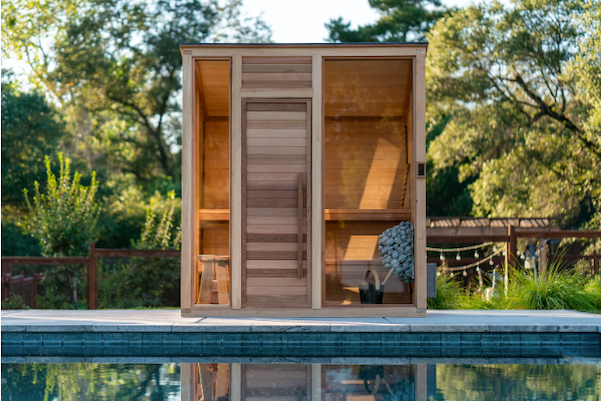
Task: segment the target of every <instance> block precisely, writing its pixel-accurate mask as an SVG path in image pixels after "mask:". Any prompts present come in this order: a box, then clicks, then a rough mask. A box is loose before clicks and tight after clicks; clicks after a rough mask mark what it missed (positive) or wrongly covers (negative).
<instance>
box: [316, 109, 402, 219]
mask: <svg viewBox="0 0 601 401" xmlns="http://www.w3.org/2000/svg"><path fill="white" fill-rule="evenodd" d="M405 129H406V128H405V122H404V121H400V120H385V119H383V120H372V121H370V120H338V121H336V120H326V123H325V132H326V135H325V174H324V175H325V183H326V185H325V208H326V209H399V204H400V201H401V198H402V192H403V176H404V174H405V169H406V166H407V148H406V135H405Z"/></svg>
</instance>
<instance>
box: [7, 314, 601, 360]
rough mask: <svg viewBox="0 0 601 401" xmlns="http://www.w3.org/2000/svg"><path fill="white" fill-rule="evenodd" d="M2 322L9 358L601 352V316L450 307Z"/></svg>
mask: <svg viewBox="0 0 601 401" xmlns="http://www.w3.org/2000/svg"><path fill="white" fill-rule="evenodd" d="M1 317H2V319H1V324H2V355H3V356H10V355H46V356H52V355H73V354H75V355H84V354H86V352H87V353H88V355H97V356H121V355H123V356H126V355H139V356H142V355H154V356H159V355H171V356H175V355H190V356H192V355H218V356H219V355H223V356H225V355H240V356H244V355H256V356H269V355H279V356H326V355H332V356H333V355H339V356H353V355H358V356H359V355H361V356H386V355H397V356H434V357H436V356H441V357H445V356H460V355H461V356H482V355H487V356H491V357H492V356H521V357H526V356H527V357H530V356H532V357H537V356H541V355H547V354H549V353H550V354H551V355H552V356H559V355H566V354H569V355H582V356H599V354H600V353H601V315H594V314H588V313H582V312H574V311H468V310H450V311H429V312H428V314H427V317H426V318H389V317H382V318H215V317H208V318H182V317H181V316H180V311H179V310H96V311H69V310H60V311H59V310H28V311H2V314H1ZM508 350H509V351H508ZM424 353H425V354H424ZM516 353H517V355H516Z"/></svg>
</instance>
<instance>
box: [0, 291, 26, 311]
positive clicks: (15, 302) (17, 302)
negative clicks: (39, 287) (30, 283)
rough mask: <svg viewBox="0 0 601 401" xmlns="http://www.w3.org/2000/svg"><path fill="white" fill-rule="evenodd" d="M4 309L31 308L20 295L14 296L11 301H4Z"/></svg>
mask: <svg viewBox="0 0 601 401" xmlns="http://www.w3.org/2000/svg"><path fill="white" fill-rule="evenodd" d="M2 309H29V306H27V305H26V304H25V301H23V298H21V296H20V295H18V294H12V295H11V297H10V298H9V299H7V300H4V301H2Z"/></svg>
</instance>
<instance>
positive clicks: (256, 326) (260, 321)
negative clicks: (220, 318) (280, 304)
mask: <svg viewBox="0 0 601 401" xmlns="http://www.w3.org/2000/svg"><path fill="white" fill-rule="evenodd" d="M249 322H250V331H251V332H279V333H298V332H301V333H302V332H308V333H326V332H329V331H330V321H329V320H328V319H311V318H252V319H249Z"/></svg>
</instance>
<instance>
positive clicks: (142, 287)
mask: <svg viewBox="0 0 601 401" xmlns="http://www.w3.org/2000/svg"><path fill="white" fill-rule="evenodd" d="M179 202H180V200H179V199H177V198H175V193H174V192H173V191H171V192H169V194H168V195H167V200H166V202H164V204H162V205H161V206H160V207H158V209H159V212H160V217H159V216H157V213H156V212H155V211H154V209H153V207H152V206H153V205H151V206H150V207H149V208H148V210H147V214H146V222H145V224H144V228H143V230H142V232H141V235H140V239H139V240H137V241H135V242H134V243H133V247H134V248H136V249H179V248H180V244H181V230H180V228H179V227H175V226H174V221H175V220H176V219H175V216H176V213H175V212H176V209H178V206H179ZM177 215H178V219H177V220H179V213H178V214H177ZM179 296H180V259H179V258H130V259H129V260H127V259H120V260H117V261H116V262H114V263H112V264H111V263H109V262H107V261H105V260H101V261H100V263H99V300H100V307H101V308H140V307H175V306H179V304H180V301H179Z"/></svg>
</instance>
